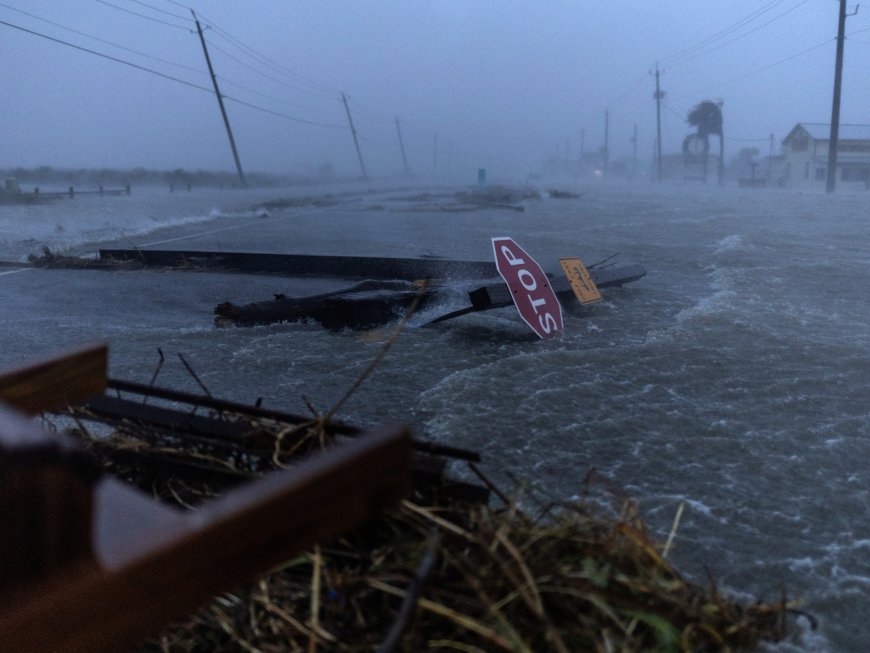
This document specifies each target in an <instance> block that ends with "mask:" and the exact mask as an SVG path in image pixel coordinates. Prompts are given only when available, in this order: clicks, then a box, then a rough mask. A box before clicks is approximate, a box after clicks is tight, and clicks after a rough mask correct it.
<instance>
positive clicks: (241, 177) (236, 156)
mask: <svg viewBox="0 0 870 653" xmlns="http://www.w3.org/2000/svg"><path fill="white" fill-rule="evenodd" d="M190 13H192V14H193V21H194V22H195V23H196V31H197V32H198V33H199V41H200V43H202V51H203V52H204V53H205V62H206V64H208V74H209V75H211V83H212V85H213V86H214V94H215V96H217V101H218V106H219V107H220V109H221V115H222V116H223V118H224V126H225V127H226V128H227V137H228V138H229V139H230V149H232V151H233V159H235V161H236V172H238V173H239V183H240V184H241V185H242V186H243V187H244V186H247V185H248V182H246V181H245V173H244V172H242V162H241V161H240V160H239V151H238V150H237V149H236V140H235V139H234V138H233V130H232V129H231V128H230V119H229V118H227V110H226V108H225V107H224V98H223V96H222V95H221V91H220V89H219V88H218V83H217V77H215V74H214V68H212V65H211V58H210V57H209V56H208V48H207V47H206V46H205V37H204V36H203V35H202V27H201V26H200V24H199V19H198V18H197V17H196V13H194V11H193V9H191V10H190Z"/></svg>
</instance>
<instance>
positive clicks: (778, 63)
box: [676, 37, 837, 99]
mask: <svg viewBox="0 0 870 653" xmlns="http://www.w3.org/2000/svg"><path fill="white" fill-rule="evenodd" d="M836 40H837V39H836V37H834V38H830V39H825V40H824V41H822V42H821V43H818V44H816V45H814V46H811V47H809V48H806V49H805V50H801V51H800V52H796V53H795V54H793V55H791V56H788V57H786V58H784V59H779V60H778V61H774V62H772V63H769V64H767V65H765V66H761V67H760V68H756V69H755V70H752V71H750V72H748V73H745V74H743V75H740V76H738V77H733V78H732V79H729V80H727V81H724V82H721V83H719V84H714V85H712V86H707V87H705V88H702V89H698V90H696V91H693V92H692V93H685V94H683V95H679V96H677V97H676V99H680V98H684V97H688V96H689V95H698V94H699V93H706V92H707V91H711V90H714V89H717V88H721V87H722V86H728V85H729V84H733V83H735V82H739V81H742V80H744V79H746V78H747V77H752V76H753V75H757V74H758V73H761V72H764V71H765V70H770V69H771V68H775V67H776V66H781V65H782V64H784V63H788V62H789V61H792V60H794V59H797V58H798V57H802V56H803V55H805V54H809V53H810V52H813V51H814V50H818V49H819V48H822V47H824V46H826V45H829V44H831V43H832V42H835V41H836Z"/></svg>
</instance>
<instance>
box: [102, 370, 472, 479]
mask: <svg viewBox="0 0 870 653" xmlns="http://www.w3.org/2000/svg"><path fill="white" fill-rule="evenodd" d="M106 384H107V387H108V388H109V389H111V390H115V391H117V392H119V393H120V392H126V393H131V394H136V395H140V396H142V397H153V398H158V399H165V400H167V401H172V402H177V403H184V404H188V405H190V406H194V407H202V408H210V409H212V410H215V411H219V412H226V413H233V414H236V415H241V416H246V417H250V418H253V419H266V420H274V421H275V422H280V423H284V424H304V423H307V422H311V421H312V419H313V418H312V417H311V416H303V415H296V414H293V413H288V412H286V411H280V410H274V409H270V408H262V407H260V406H251V405H248V404H243V403H239V402H235V401H227V400H225V399H218V398H217V397H208V396H205V395H196V394H192V393H189V392H181V391H178V390H171V389H169V388H164V387H161V386H153V385H146V384H144V383H136V382H135V381H124V380H121V379H111V378H110V379H108V381H107V382H106ZM320 426H322V427H323V429H324V430H325V431H326V433H327V434H331V435H349V436H357V435H360V434H361V433H363V432H364V429H363V428H362V427H359V426H354V425H352V424H347V423H345V422H341V421H338V420H336V419H329V420H327V421H324V422H323V423H322V424H320ZM413 447H414V449H415V450H417V451H421V452H425V453H429V454H432V455H436V456H445V457H447V458H455V459H457V460H468V461H472V462H480V454H479V453H478V452H476V451H472V450H469V449H463V448H461V447H454V446H450V445H445V444H442V443H440V442H431V441H428V440H419V439H417V438H415V439H414V440H413Z"/></svg>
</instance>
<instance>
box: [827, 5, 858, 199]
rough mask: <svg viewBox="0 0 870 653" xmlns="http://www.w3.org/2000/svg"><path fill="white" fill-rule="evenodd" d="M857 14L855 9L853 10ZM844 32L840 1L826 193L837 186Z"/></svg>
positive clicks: (844, 8) (843, 13)
mask: <svg viewBox="0 0 870 653" xmlns="http://www.w3.org/2000/svg"><path fill="white" fill-rule="evenodd" d="M855 11H856V12H857V9H856V10H855ZM845 31H846V0H840V19H839V22H838V23H837V60H836V63H835V64H834V101H833V106H832V107H831V137H830V139H829V140H828V178H827V183H826V185H825V192H826V193H833V192H834V188H835V187H836V185H837V145H838V144H839V139H840V89H841V87H842V83H843V41H844V39H845Z"/></svg>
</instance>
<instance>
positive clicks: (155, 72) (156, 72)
mask: <svg viewBox="0 0 870 653" xmlns="http://www.w3.org/2000/svg"><path fill="white" fill-rule="evenodd" d="M0 25H6V26H7V27H11V28H13V29H17V30H19V31H22V32H26V33H27V34H32V35H33V36H38V37H40V38H43V39H46V40H48V41H53V42H54V43H59V44H61V45H65V46H67V47H70V48H74V49H76V50H81V51H82V52H87V53H88V54H93V55H95V56H97V57H102V58H103V59H108V60H109V61H114V62H116V63H120V64H124V65H125V66H130V67H131V68H136V69H137V70H141V71H144V72H146V73H151V74H152V75H157V76H158V77H163V78H164V79H169V80H171V81H173V82H178V83H179V84H184V85H185V86H190V87H191V88H195V89H199V90H200V91H206V92H208V93H211V92H212V91H211V89H210V88H206V87H205V86H200V85H199V84H194V83H193V82H189V81H187V80H185V79H181V78H179V77H173V76H172V75H167V74H166V73H161V72H160V71H159V70H154V69H153V68H146V67H145V66H140V65H139V64H136V63H133V62H132V61H127V60H125V59H119V58H118V57H113V56H112V55H110V54H105V53H103V52H97V51H96V50H91V49H90V48H86V47H83V46H81V45H76V44H75V43H70V42H69V41H64V40H62V39H59V38H55V37H54V36H49V35H48V34H42V33H40V32H35V31H34V30H32V29H27V28H26V27H21V26H20V25H13V24H12V23H7V22H6V21H5V20H0Z"/></svg>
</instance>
